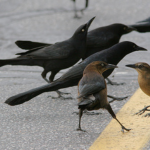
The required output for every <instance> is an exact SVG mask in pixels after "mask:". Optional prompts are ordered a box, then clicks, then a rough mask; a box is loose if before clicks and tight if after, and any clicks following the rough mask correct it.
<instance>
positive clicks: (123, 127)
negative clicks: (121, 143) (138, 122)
mask: <svg viewBox="0 0 150 150" xmlns="http://www.w3.org/2000/svg"><path fill="white" fill-rule="evenodd" d="M114 119H116V120H117V122H118V123H119V124H120V125H121V127H122V130H121V131H122V132H123V133H124V130H126V131H130V130H131V129H127V128H125V126H123V125H122V124H121V123H120V121H119V120H118V119H117V118H114Z"/></svg>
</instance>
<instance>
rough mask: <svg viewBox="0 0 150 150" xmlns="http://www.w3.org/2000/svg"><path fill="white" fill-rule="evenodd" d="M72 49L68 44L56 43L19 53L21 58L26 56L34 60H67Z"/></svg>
mask: <svg viewBox="0 0 150 150" xmlns="http://www.w3.org/2000/svg"><path fill="white" fill-rule="evenodd" d="M73 49H74V47H73V46H72V45H71V44H70V43H69V42H66V41H65V42H60V43H56V44H53V45H50V46H47V47H44V48H42V49H38V50H37V49H33V50H29V51H27V52H25V53H19V54H20V55H21V56H23V55H26V56H30V57H31V58H34V59H64V58H67V57H68V56H69V54H70V52H71V51H72V50H73Z"/></svg>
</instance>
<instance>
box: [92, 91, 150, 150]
mask: <svg viewBox="0 0 150 150" xmlns="http://www.w3.org/2000/svg"><path fill="white" fill-rule="evenodd" d="M149 104H150V98H149V97H148V96H147V95H146V94H144V93H143V92H142V91H141V89H138V90H137V91H136V92H135V94H134V95H133V96H132V97H131V99H130V100H129V101H128V102H127V103H126V104H125V105H124V106H123V108H122V109H121V110H120V111H119V112H118V113H117V115H116V116H117V118H118V119H119V120H120V122H121V123H122V124H123V125H124V126H125V127H126V128H129V129H132V130H131V131H129V132H126V131H125V133H122V132H121V128H120V125H119V124H118V123H117V122H116V120H114V119H112V121H111V122H110V123H109V124H108V126H107V127H106V128H105V130H104V131H103V132H102V133H101V135H100V136H99V137H98V138H97V139H96V141H95V142H94V143H93V145H92V146H91V147H90V148H89V150H131V149H132V150H133V149H135V150H139V149H142V148H143V147H145V146H146V144H147V143H148V141H149V140H150V129H149V125H150V119H149V118H147V117H144V115H145V114H147V113H148V112H145V113H144V115H141V116H138V115H134V114H135V113H136V112H138V111H139V110H141V109H143V107H145V106H147V105H149Z"/></svg>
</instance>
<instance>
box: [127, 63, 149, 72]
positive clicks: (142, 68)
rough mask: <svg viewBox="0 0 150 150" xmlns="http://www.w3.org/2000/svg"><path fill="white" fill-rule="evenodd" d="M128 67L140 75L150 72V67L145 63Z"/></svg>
mask: <svg viewBox="0 0 150 150" xmlns="http://www.w3.org/2000/svg"><path fill="white" fill-rule="evenodd" d="M126 66H127V67H130V68H133V69H135V70H136V71H137V72H138V73H146V72H150V66H149V65H148V64H147V63H144V62H138V63H136V64H128V65H126Z"/></svg>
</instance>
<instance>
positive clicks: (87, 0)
mask: <svg viewBox="0 0 150 150" xmlns="http://www.w3.org/2000/svg"><path fill="white" fill-rule="evenodd" d="M72 1H73V2H74V11H75V15H74V18H81V17H79V16H78V15H77V11H78V10H77V9H76V0H72ZM88 5H89V0H85V8H83V9H80V10H79V11H80V12H81V13H82V14H83V11H84V10H85V9H86V8H87V7H88Z"/></svg>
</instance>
